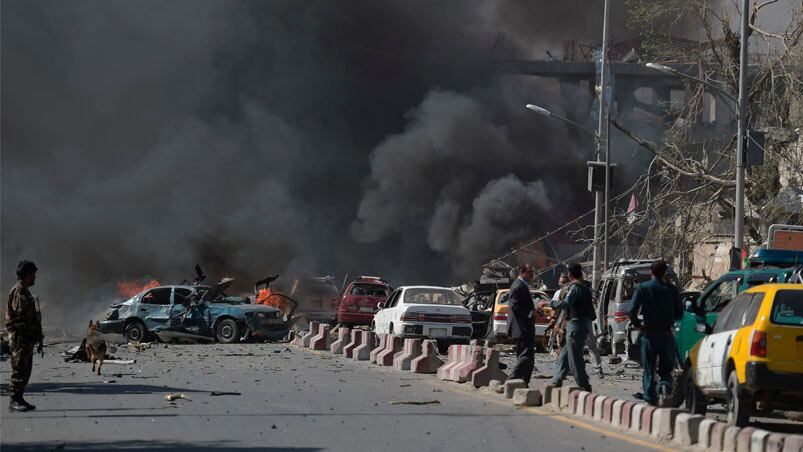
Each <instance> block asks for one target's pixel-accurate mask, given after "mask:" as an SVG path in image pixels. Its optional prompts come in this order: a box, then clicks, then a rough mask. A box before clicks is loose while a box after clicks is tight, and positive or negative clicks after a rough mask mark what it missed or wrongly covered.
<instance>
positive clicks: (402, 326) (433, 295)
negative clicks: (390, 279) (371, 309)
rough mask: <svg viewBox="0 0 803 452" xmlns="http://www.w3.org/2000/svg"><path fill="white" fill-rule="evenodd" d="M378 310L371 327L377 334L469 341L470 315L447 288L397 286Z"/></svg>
mask: <svg viewBox="0 0 803 452" xmlns="http://www.w3.org/2000/svg"><path fill="white" fill-rule="evenodd" d="M379 307H380V310H379V312H377V313H376V315H374V325H373V326H374V331H375V332H376V333H377V334H393V335H396V336H401V337H425V338H432V339H438V340H439V342H440V341H443V342H462V341H465V342H468V340H469V339H471V330H472V328H471V313H470V312H469V310H468V309H466V308H465V307H463V305H462V303H461V300H460V297H458V296H457V294H456V293H455V292H454V291H452V290H451V289H449V288H447V287H436V286H403V287H399V288H398V289H396V290H395V291H393V293H392V294H390V296H389V297H388V298H387V300H386V301H385V302H384V303H380V306H379Z"/></svg>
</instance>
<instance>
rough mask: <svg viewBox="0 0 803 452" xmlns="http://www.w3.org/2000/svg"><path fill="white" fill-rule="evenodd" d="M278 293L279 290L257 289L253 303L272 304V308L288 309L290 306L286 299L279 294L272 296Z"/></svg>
mask: <svg viewBox="0 0 803 452" xmlns="http://www.w3.org/2000/svg"><path fill="white" fill-rule="evenodd" d="M279 293H281V292H279V291H275V290H271V289H259V292H257V296H256V299H255V300H254V303H256V304H264V305H268V306H273V307H274V308H277V309H282V310H284V309H288V308H289V307H290V303H288V302H287V299H285V298H284V297H280V296H274V295H276V294H279Z"/></svg>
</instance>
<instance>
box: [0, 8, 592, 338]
mask: <svg viewBox="0 0 803 452" xmlns="http://www.w3.org/2000/svg"><path fill="white" fill-rule="evenodd" d="M253 2H254V3H255V4H257V5H258V6H260V7H262V8H264V10H265V11H260V10H258V9H256V8H254V7H252V6H250V5H248V4H246V3H243V2H240V1H223V0H175V1H171V2H162V1H155V0H140V1H137V2H129V1H122V0H111V1H109V0H103V1H101V0H82V1H80V2H62V1H35V2H32V1H25V0H18V1H15V0H7V1H3V2H2V4H1V5H2V14H1V16H2V24H1V25H2V27H1V28H2V36H1V37H2V139H1V142H0V145H1V146H2V171H1V172H0V176H1V179H2V180H1V184H2V193H1V194H0V197H1V198H0V199H1V200H2V206H1V208H2V220H1V226H2V285H3V287H6V288H7V287H9V286H10V285H11V284H12V283H13V279H14V268H15V267H16V262H17V261H18V260H19V259H23V258H28V259H32V260H34V261H35V262H36V263H37V265H38V266H39V268H40V272H39V281H38V283H37V287H36V288H35V289H36V291H37V292H38V293H39V294H40V296H41V297H42V302H43V306H45V307H46V308H47V313H46V315H45V318H46V320H47V321H49V322H51V324H57V325H63V326H65V327H66V328H68V329H74V328H73V327H72V325H81V326H82V325H83V324H84V323H82V322H72V320H74V317H80V318H85V317H86V316H89V315H96V314H97V312H98V311H99V310H101V309H102V307H103V305H104V304H105V303H107V302H108V301H111V300H112V299H113V298H114V292H115V285H116V283H117V282H118V281H119V280H122V279H129V278H144V277H154V278H157V279H159V280H160V281H163V282H178V281H181V280H182V279H184V278H191V277H192V276H193V272H192V267H193V266H194V264H195V262H196V261H199V262H200V263H201V264H202V266H204V267H205V268H206V271H207V273H209V274H210V275H212V277H220V276H223V275H232V276H238V277H240V278H241V283H242V284H241V286H240V288H241V289H247V288H248V282H250V281H252V280H254V279H256V278H257V277H259V276H263V275H264V274H267V273H274V272H279V273H284V274H287V275H288V276H289V275H292V274H298V273H311V274H332V275H335V276H338V277H342V275H343V274H345V273H350V274H352V275H353V274H355V273H380V274H383V275H385V276H387V277H389V278H391V280H392V281H393V282H394V283H395V284H402V283H418V282H420V283H440V284H444V283H451V282H459V281H460V280H462V278H466V277H473V276H475V275H476V274H477V272H478V271H479V268H478V265H479V264H480V263H481V262H482V261H483V260H486V259H488V258H489V257H492V256H494V255H495V254H497V253H499V252H502V251H504V250H505V249H506V247H507V246H509V245H510V244H512V243H514V242H516V241H518V240H521V239H523V238H526V237H528V236H529V235H531V234H534V233H536V232H538V231H542V230H544V229H545V228H548V227H550V226H552V225H554V224H560V223H561V220H562V219H564V218H565V217H566V216H567V215H570V214H572V213H575V212H578V211H580V210H583V209H585V208H587V207H588V204H589V203H588V196H587V195H586V193H585V192H584V191H583V188H582V183H581V182H582V180H583V178H584V168H583V166H582V162H583V161H584V160H586V159H587V157H588V155H587V152H588V149H589V148H590V143H589V142H587V141H583V140H580V139H579V138H578V137H577V135H576V134H575V133H574V132H573V131H571V130H570V129H568V128H565V127H563V126H562V125H560V124H557V123H553V122H549V121H548V120H547V119H545V118H541V117H537V116H534V115H533V114H532V113H530V112H527V111H525V110H524V109H523V105H524V104H525V103H527V102H536V103H544V104H551V105H560V104H561V89H560V86H559V85H558V84H557V83H556V82H554V81H551V80H546V79H538V78H534V77H525V76H517V75H505V74H504V71H503V70H500V68H499V67H498V66H484V65H473V64H468V65H466V64H463V62H467V61H480V60H499V59H511V58H538V59H540V58H545V57H546V55H545V54H544V53H543V50H544V49H548V48H551V49H560V42H561V41H562V40H563V39H580V40H592V41H593V40H596V39H597V38H596V36H597V35H598V34H599V30H600V18H601V7H597V6H594V8H592V9H589V8H588V2H585V1H581V0H570V1H564V2H560V6H557V4H553V2H536V1H531V2H527V1H484V0H483V1H480V0H460V1H458V0H447V1H438V2H431V1H423V0H416V1H410V0H405V1H383V2H377V1H369V0H361V1H338V2H331V1H323V0H319V1H268V0H263V1H257V0H253ZM266 11H267V12H266ZM364 47H369V48H371V49H379V50H380V51H381V52H375V51H371V50H366V49H365V48H364ZM391 54H392V55H391ZM573 95H576V96H579V97H578V98H579V99H581V100H582V101H583V102H588V103H590V96H589V95H588V93H584V92H579V94H578V93H573ZM578 182H580V183H578Z"/></svg>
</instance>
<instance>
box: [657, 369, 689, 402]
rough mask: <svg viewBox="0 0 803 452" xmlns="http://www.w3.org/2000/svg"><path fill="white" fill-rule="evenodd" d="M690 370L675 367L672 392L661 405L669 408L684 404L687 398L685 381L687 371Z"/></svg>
mask: <svg viewBox="0 0 803 452" xmlns="http://www.w3.org/2000/svg"><path fill="white" fill-rule="evenodd" d="M687 371H688V370H680V369H675V370H673V371H672V392H671V393H670V394H669V398H667V399H664V400H662V402H663V403H662V404H661V406H663V407H667V408H678V407H680V406H681V405H683V399H685V398H686V388H685V385H684V382H685V381H686V373H687Z"/></svg>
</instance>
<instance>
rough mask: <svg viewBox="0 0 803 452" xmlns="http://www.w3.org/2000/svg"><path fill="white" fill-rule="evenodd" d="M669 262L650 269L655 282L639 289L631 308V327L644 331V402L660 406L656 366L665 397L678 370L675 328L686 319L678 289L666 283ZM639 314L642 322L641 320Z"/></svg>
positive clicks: (642, 333) (642, 352)
mask: <svg viewBox="0 0 803 452" xmlns="http://www.w3.org/2000/svg"><path fill="white" fill-rule="evenodd" d="M666 268H667V265H666V262H664V261H662V260H657V261H655V262H653V263H652V266H650V273H652V279H651V280H649V281H646V282H643V283H641V284H639V285H638V286H636V290H635V291H634V292H633V301H631V304H630V311H629V315H630V323H631V324H632V325H633V326H634V327H636V328H639V329H641V365H642V367H643V368H644V375H643V377H642V383H643V390H644V392H643V395H642V399H643V400H644V401H645V402H647V403H648V404H650V405H657V404H658V394H657V391H656V383H655V364H656V360H657V361H658V376H659V378H660V382H659V383H658V387H659V389H660V392H661V394H662V395H664V397H668V396H669V394H671V392H672V369H673V368H674V367H675V355H676V354H677V351H676V349H675V336H674V335H673V333H672V325H673V324H674V323H675V320H678V319H680V318H681V317H683V308H682V306H681V305H680V293H679V292H678V289H677V287H675V286H673V285H672V284H669V283H667V282H666V281H664V276H665V275H666ZM639 312H640V313H641V315H642V317H643V320H640V319H639V318H638V315H639Z"/></svg>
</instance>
